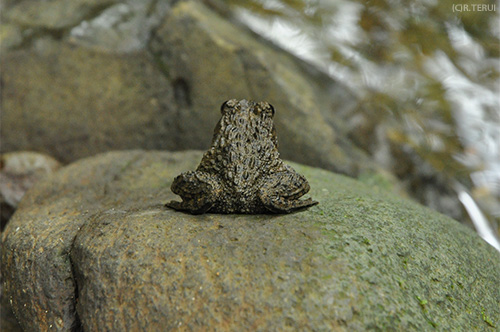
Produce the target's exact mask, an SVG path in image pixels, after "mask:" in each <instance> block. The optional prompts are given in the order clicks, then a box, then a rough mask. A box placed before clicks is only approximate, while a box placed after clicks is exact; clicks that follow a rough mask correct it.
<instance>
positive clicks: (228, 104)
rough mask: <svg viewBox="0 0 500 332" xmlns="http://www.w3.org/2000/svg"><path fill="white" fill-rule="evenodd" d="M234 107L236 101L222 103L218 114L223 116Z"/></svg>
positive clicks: (230, 100)
mask: <svg viewBox="0 0 500 332" xmlns="http://www.w3.org/2000/svg"><path fill="white" fill-rule="evenodd" d="M235 105H236V100H235V99H229V100H226V101H225V102H224V103H222V105H221V107H220V112H221V113H222V114H225V113H227V111H229V110H230V109H233V108H234V106H235Z"/></svg>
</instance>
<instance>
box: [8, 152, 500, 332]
mask: <svg viewBox="0 0 500 332" xmlns="http://www.w3.org/2000/svg"><path fill="white" fill-rule="evenodd" d="M200 159H201V153H199V152H185V153H168V152H142V151H131V152H112V153H107V154H103V155H99V156H96V157H93V158H89V159H84V160H81V161H79V162H76V163H74V164H72V165H70V166H67V167H65V168H63V169H61V170H60V171H59V172H58V173H56V174H55V175H54V176H53V177H52V178H51V179H47V180H43V181H42V182H39V183H38V184H37V185H36V186H35V187H34V188H33V189H32V190H31V191H30V192H28V194H27V196H26V197H25V199H24V200H23V201H22V202H21V206H20V207H19V210H18V212H17V213H16V214H15V215H14V217H13V219H12V220H11V222H10V223H9V225H8V226H7V229H6V232H5V234H4V237H3V247H2V271H3V273H4V289H5V291H6V294H7V296H8V298H9V300H10V301H11V303H12V305H13V308H14V312H15V313H16V315H17V317H18V318H19V320H20V322H21V324H22V326H23V328H25V329H26V330H28V331H39V330H48V329H53V330H69V329H70V327H71V326H76V325H77V324H78V322H79V321H80V322H81V325H82V326H83V329H84V330H86V331H103V330H107V331H127V330H149V331H150V330H168V329H174V328H178V327H181V328H185V329H187V330H195V329H200V328H212V329H214V330H215V329H217V330H233V331H234V330H236V331H237V330H246V329H252V330H266V331H268V330H337V331H366V330H370V329H372V330H373V329H375V330H383V331H387V330H400V331H401V330H419V331H422V330H430V329H432V328H433V327H437V328H438V329H439V330H462V331H471V330H488V329H489V328H492V327H498V326H499V325H498V324H499V321H498V317H500V307H499V306H498V303H499V302H500V289H499V288H498V285H499V284H500V256H499V254H498V252H496V251H495V250H494V249H493V248H492V247H490V246H488V245H487V244H486V243H485V242H483V241H482V240H481V239H480V238H479V237H478V236H477V235H475V234H474V233H473V232H472V231H470V230H469V229H467V228H466V227H464V226H462V225H460V224H458V223H457V222H456V221H453V220H451V219H449V218H447V217H444V216H442V215H440V214H438V213H436V212H432V211H430V210H428V209H426V208H424V207H421V206H419V205H417V204H415V203H412V202H410V201H407V200H403V199H401V198H398V197H394V196H391V195H390V194H388V193H386V192H385V191H383V190H381V189H380V188H378V187H369V186H366V185H363V184H361V183H359V182H356V181H354V180H351V179H348V178H346V177H343V176H340V175H335V174H332V173H329V172H326V171H322V170H319V169H313V168H309V167H305V166H300V165H297V164H293V167H294V168H296V169H297V170H298V171H299V172H300V173H302V174H304V175H305V176H306V177H307V179H308V180H309V182H310V184H311V192H310V194H311V196H312V197H313V198H314V199H315V200H318V201H319V202H320V204H319V205H318V206H315V207H312V208H310V209H308V210H306V211H301V212H298V213H295V214H291V215H254V216H251V215H250V216H249V215H214V214H205V215H200V216H192V215H189V214H184V213H180V212H176V211H173V210H171V209H167V208H164V207H163V204H164V203H165V202H167V201H169V200H170V199H173V198H174V195H173V194H172V193H171V192H170V190H169V189H168V187H169V185H170V183H171V181H172V179H173V177H174V176H176V175H177V174H179V173H180V172H182V171H186V170H190V169H193V168H195V167H196V166H197V164H198V162H199V160H200ZM77 317H78V318H79V320H78V319H77Z"/></svg>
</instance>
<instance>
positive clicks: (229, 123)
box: [214, 99, 277, 145]
mask: <svg viewBox="0 0 500 332" xmlns="http://www.w3.org/2000/svg"><path fill="white" fill-rule="evenodd" d="M220 110H221V113H222V117H221V119H220V121H219V123H218V124H217V126H216V127H215V131H214V141H215V140H218V139H216V138H223V140H222V141H223V142H227V141H245V142H247V143H250V142H255V141H263V140H271V141H273V142H274V143H275V145H277V142H276V133H275V129H274V121H273V117H274V107H273V106H272V105H271V104H269V103H268V102H265V101H261V102H254V101H249V100H245V99H242V100H237V99H230V100H228V101H226V102H224V103H223V104H222V106H221V108H220Z"/></svg>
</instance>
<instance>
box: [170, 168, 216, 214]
mask: <svg viewBox="0 0 500 332" xmlns="http://www.w3.org/2000/svg"><path fill="white" fill-rule="evenodd" d="M217 187H218V185H217V181H215V179H214V178H213V176H211V175H210V174H208V173H205V172H200V171H189V172H185V173H182V174H180V175H179V176H177V177H176V178H175V179H174V182H173V183H172V186H171V187H170V189H171V190H172V192H173V193H174V194H177V195H179V196H181V198H182V202H176V201H170V202H168V203H167V204H165V206H168V207H170V208H172V209H175V210H180V211H186V212H189V213H191V214H202V213H205V212H207V211H208V210H210V208H211V207H212V206H213V205H214V203H215V202H216V201H217V192H218V190H216V189H217Z"/></svg>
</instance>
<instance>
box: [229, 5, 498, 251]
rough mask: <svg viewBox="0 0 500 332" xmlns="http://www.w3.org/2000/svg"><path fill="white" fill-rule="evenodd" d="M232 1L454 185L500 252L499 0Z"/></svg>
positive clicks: (247, 20) (244, 18)
mask: <svg viewBox="0 0 500 332" xmlns="http://www.w3.org/2000/svg"><path fill="white" fill-rule="evenodd" d="M228 2H229V3H230V4H231V8H232V11H233V13H234V15H235V16H236V17H237V19H238V20H240V21H241V22H243V23H244V24H246V25H247V26H249V27H250V28H251V29H253V30H254V31H255V32H257V33H258V34H260V35H262V36H264V37H265V38H267V39H269V40H271V41H273V42H274V43H276V44H278V45H280V46H281V47H283V48H284V49H287V50H289V51H290V52H291V53H293V54H295V55H296V56H297V57H299V58H301V59H303V60H305V61H307V62H309V63H311V64H313V65H314V66H316V67H317V68H319V69H320V70H321V71H323V72H325V73H327V74H328V75H329V76H330V77H332V78H333V79H335V80H336V81H338V82H341V83H342V84H344V85H345V86H347V87H348V88H349V89H350V90H351V91H352V93H353V94H354V95H355V96H357V97H358V98H359V100H360V101H363V102H361V103H364V104H365V105H367V106H364V107H359V108H358V109H357V110H356V111H355V112H357V111H359V110H362V111H359V112H361V113H362V112H365V114H363V115H364V116H365V117H367V118H371V119H372V120H371V121H373V122H376V123H377V126H379V127H380V126H382V128H384V132H385V135H386V136H388V137H390V138H389V140H391V139H392V140H398V141H399V142H400V143H402V144H406V145H408V146H410V147H412V149H414V150H415V151H416V152H417V153H418V155H420V156H421V157H422V158H423V159H424V160H426V161H427V162H429V163H430V164H431V165H432V166H433V167H434V169H436V170H437V171H439V172H442V173H443V174H446V175H447V176H449V177H451V178H452V179H453V181H455V182H456V183H458V185H457V186H455V188H461V189H457V192H456V195H457V196H458V198H459V199H460V201H461V202H462V204H464V206H465V208H466V210H467V211H468V213H469V215H470V217H471V219H472V221H473V222H474V225H475V227H476V229H477V230H478V232H479V233H480V234H481V235H482V236H483V238H485V235H484V234H485V232H486V233H488V229H489V232H490V234H489V235H486V237H487V238H488V242H489V243H490V244H492V245H493V246H495V247H496V248H497V249H498V250H499V251H500V249H499V248H500V244H499V242H498V240H497V238H496V236H498V234H499V233H498V232H499V223H500V97H499V95H500V46H499V45H500V42H499V40H500V23H499V22H500V2H499V1H460V3H459V2H457V1H440V2H438V1H437V0H421V1H403V2H395V1H392V0H376V1H359V0H357V1H344V0H339V1H328V0H271V1H269V0H267V1H263V0H253V1H239V0H232V1H228ZM473 5H474V6H473ZM481 6H482V7H481ZM380 110H387V111H380ZM355 112H354V113H355ZM356 115H357V114H350V115H348V117H352V118H354V117H355V116H356ZM391 137H392V138H391ZM368 150H369V149H368ZM369 152H370V153H371V154H372V155H373V156H374V157H375V158H376V157H377V151H375V150H373V151H369ZM378 161H379V162H380V163H381V164H384V162H386V161H384V160H383V158H382V159H381V160H378ZM473 198H474V199H473ZM475 202H477V203H478V204H479V206H480V208H481V209H482V210H483V212H484V213H485V214H486V215H487V216H488V218H489V219H490V222H491V223H492V225H488V222H487V221H486V220H487V219H486V217H484V216H483V217H478V215H479V214H480V215H481V216H482V215H483V213H481V212H480V210H479V207H478V206H477V205H476V203H475ZM471 211H479V214H478V213H472V212H471ZM481 218H482V219H481ZM479 219H481V220H479ZM481 223H482V224H483V226H481V225H480V224H481ZM485 223H486V224H485ZM484 225H487V226H484ZM485 229H486V230H485ZM495 233H496V235H495Z"/></svg>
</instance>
